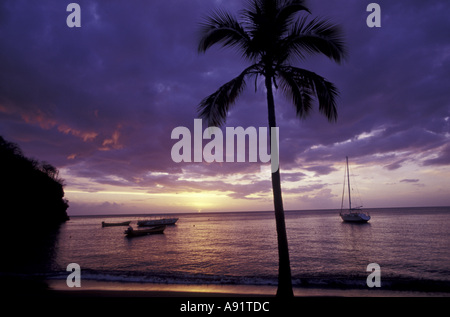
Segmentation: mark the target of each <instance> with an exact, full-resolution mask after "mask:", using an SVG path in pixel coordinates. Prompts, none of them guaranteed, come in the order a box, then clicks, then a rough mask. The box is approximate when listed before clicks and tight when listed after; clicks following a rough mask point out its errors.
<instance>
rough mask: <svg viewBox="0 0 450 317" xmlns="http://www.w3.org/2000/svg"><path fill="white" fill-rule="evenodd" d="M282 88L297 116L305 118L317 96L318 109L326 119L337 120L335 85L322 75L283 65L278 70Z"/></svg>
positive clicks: (336, 90)
mask: <svg viewBox="0 0 450 317" xmlns="http://www.w3.org/2000/svg"><path fill="white" fill-rule="evenodd" d="M278 75H279V77H280V79H281V83H282V89H283V91H284V93H285V94H286V95H287V96H290V97H291V98H292V101H293V103H294V105H295V107H296V110H297V116H298V117H299V118H305V117H306V116H307V115H308V114H309V113H310V110H311V109H312V101H313V99H314V97H317V101H318V103H319V111H320V112H321V113H322V114H323V115H325V117H326V118H327V119H328V121H336V120H337V109H336V100H337V98H338V96H339V92H338V89H337V88H336V86H335V85H334V84H333V83H331V82H329V81H327V80H326V79H325V78H323V77H322V76H319V75H317V74H316V73H313V72H310V71H308V70H305V69H301V68H297V67H292V66H284V67H282V68H281V69H280V70H279V71H278Z"/></svg>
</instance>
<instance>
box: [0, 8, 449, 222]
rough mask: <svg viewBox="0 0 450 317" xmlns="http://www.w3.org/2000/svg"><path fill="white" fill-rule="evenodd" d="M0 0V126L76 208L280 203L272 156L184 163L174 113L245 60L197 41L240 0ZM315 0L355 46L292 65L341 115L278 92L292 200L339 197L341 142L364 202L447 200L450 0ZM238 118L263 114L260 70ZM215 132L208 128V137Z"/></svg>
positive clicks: (187, 109)
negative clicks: (333, 116) (375, 9)
mask: <svg viewBox="0 0 450 317" xmlns="http://www.w3.org/2000/svg"><path fill="white" fill-rule="evenodd" d="M70 2H71V1H67V2H64V1H60V0H54V1H51V0H39V1H21V0H3V1H2V2H1V3H0V135H2V136H3V137H4V138H5V139H6V140H8V141H11V142H16V143H17V144H18V145H19V146H20V147H21V148H22V149H23V151H24V153H25V155H27V156H29V157H33V158H36V159H38V160H41V161H47V162H49V163H51V164H53V165H54V166H56V167H57V168H59V169H60V174H61V176H62V177H63V178H64V179H65V183H66V187H65V191H66V196H67V198H68V199H69V200H70V206H71V207H70V208H69V210H68V212H69V214H72V215H74V214H95V213H126V212H130V213H140V212H158V213H160V212H183V211H188V212H192V211H222V210H233V211H234V210H236V211H238V210H271V209H272V199H271V185H270V165H269V164H259V163H211V164H207V163H174V162H173V161H172V159H171V156H170V153H171V148H172V146H173V145H174V144H175V143H176V140H172V139H171V132H172V130H173V129H174V128H175V127H177V126H186V127H188V128H189V129H191V130H193V126H194V118H196V117H197V114H196V107H197V105H198V104H199V102H200V101H201V100H202V99H203V98H204V97H206V96H207V95H209V94H211V93H213V92H214V91H215V90H216V89H217V88H218V87H220V86H221V85H222V84H224V83H225V82H227V81H229V80H230V79H232V78H234V77H235V76H237V75H238V74H239V73H240V72H241V71H242V70H243V69H244V68H245V67H246V65H247V62H246V61H243V60H241V59H240V57H239V55H238V54H236V53H235V52H234V51H233V50H223V49H215V48H213V49H211V50H210V51H209V52H207V53H206V54H201V55H199V54H198V53H197V43H198V29H199V22H200V21H201V17H202V16H204V15H205V14H207V13H208V12H210V11H211V10H212V9H214V8H216V7H217V6H221V7H223V8H225V9H227V10H229V11H232V12H238V10H240V9H241V8H242V6H243V3H244V2H243V1H241V0H227V1H220V0H216V1H212V0H211V1H207V0H203V1H202V0H190V1H175V0H151V1H149V0H142V1H138V0H133V1H124V0H120V1H119V0H115V1H95V0H89V1H87V0H79V1H76V2H77V3H79V4H80V6H81V25H82V26H81V28H69V27H67V25H66V18H67V16H68V14H69V13H68V12H66V6H67V5H68V4H69V3H70ZM371 2H372V1H361V0H345V1H339V2H338V1H332V0H320V1H319V0H317V1H309V2H308V4H309V6H310V8H311V11H312V15H313V16H322V17H328V18H331V19H332V20H333V21H334V22H336V23H339V24H341V25H342V27H343V30H344V32H345V38H346V42H347V45H348V51H349V57H348V59H347V60H346V62H345V63H344V64H343V65H337V64H334V63H332V62H331V61H329V60H327V59H326V58H325V57H320V56H317V57H313V58H311V59H309V60H308V61H307V62H303V63H301V62H299V63H298V64H296V66H299V67H303V68H306V69H309V70H311V71H314V72H316V73H318V74H320V75H322V76H324V77H326V78H327V79H328V80H330V81H332V82H333V83H335V84H336V86H337V87H338V88H339V90H340V92H341V96H340V98H339V103H338V113H339V118H338V121H337V123H334V124H329V123H328V122H327V120H326V119H325V118H324V117H322V116H320V115H319V114H318V111H315V112H314V113H313V114H312V115H311V116H310V117H309V118H308V119H307V120H298V119H297V118H296V117H295V110H294V107H293V106H292V105H291V104H290V103H289V101H288V100H287V99H286V98H285V97H284V96H282V95H281V94H277V93H276V94H275V102H276V111H277V120H278V125H279V126H280V140H281V145H280V160H281V173H282V182H283V194H284V196H283V197H284V202H285V209H291V210H298V209H320V208H339V207H340V202H341V192H342V181H343V176H344V169H343V167H344V165H343V164H344V161H345V156H346V155H348V156H349V157H350V162H351V164H352V167H353V173H354V174H355V181H356V184H357V186H358V192H359V194H360V196H361V199H362V202H363V203H364V205H365V206H366V207H390V206H430V205H450V195H449V194H450V190H449V189H448V188H449V179H450V142H449V141H450V98H449V97H450V90H449V79H450V39H449V32H450V19H449V17H448V13H449V12H450V2H449V1H447V0H431V1H422V0H408V1H407V0H397V1H387V0H386V1H377V3H378V4H380V6H381V10H382V12H381V18H382V21H381V28H369V27H367V25H366V18H367V16H368V14H369V13H368V12H366V7H367V5H368V4H369V3H371ZM227 126H230V127H236V126H242V127H249V126H254V127H264V126H267V105H266V101H265V95H264V87H263V81H259V83H258V90H257V92H256V93H255V89H254V84H253V83H249V85H248V87H247V90H246V92H245V93H244V94H243V95H242V96H241V97H240V99H239V100H238V102H237V103H236V105H235V106H234V107H233V108H232V109H231V111H230V114H229V117H228V120H227ZM206 143H207V141H204V144H206Z"/></svg>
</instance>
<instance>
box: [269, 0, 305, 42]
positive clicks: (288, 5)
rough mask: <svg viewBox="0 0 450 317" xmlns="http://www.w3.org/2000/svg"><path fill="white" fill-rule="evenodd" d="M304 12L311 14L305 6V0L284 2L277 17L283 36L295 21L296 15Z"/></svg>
mask: <svg viewBox="0 0 450 317" xmlns="http://www.w3.org/2000/svg"><path fill="white" fill-rule="evenodd" d="M302 11H305V12H308V13H311V11H309V9H308V8H307V7H306V6H305V1H304V0H287V1H284V3H283V4H282V5H281V6H280V9H279V11H278V14H277V16H276V24H277V25H278V27H279V28H280V33H281V34H284V33H285V32H287V31H288V29H289V26H290V24H291V23H292V22H293V21H294V17H295V15H296V14H297V13H299V12H302Z"/></svg>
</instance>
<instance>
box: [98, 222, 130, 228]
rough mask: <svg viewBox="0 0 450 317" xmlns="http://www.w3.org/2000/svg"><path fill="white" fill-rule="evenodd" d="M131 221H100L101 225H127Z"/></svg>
mask: <svg viewBox="0 0 450 317" xmlns="http://www.w3.org/2000/svg"><path fill="white" fill-rule="evenodd" d="M130 223H131V221H124V222H112V223H108V222H104V221H102V227H117V226H129V225H130Z"/></svg>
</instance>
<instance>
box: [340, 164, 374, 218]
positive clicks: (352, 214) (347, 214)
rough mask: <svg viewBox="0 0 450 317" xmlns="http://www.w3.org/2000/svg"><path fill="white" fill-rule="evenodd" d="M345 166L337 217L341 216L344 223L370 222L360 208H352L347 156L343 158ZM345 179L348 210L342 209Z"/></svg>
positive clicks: (366, 214)
mask: <svg viewBox="0 0 450 317" xmlns="http://www.w3.org/2000/svg"><path fill="white" fill-rule="evenodd" d="M345 159H346V162H347V165H346V169H345V176H346V177H344V188H343V190H342V203H341V212H340V213H339V215H340V216H341V218H342V220H343V221H345V222H359V223H361V222H367V221H369V220H370V215H369V213H368V212H367V211H363V210H362V209H361V208H362V206H360V207H356V208H352V198H351V195H350V171H349V169H348V156H346V157H345ZM345 178H347V185H348V209H347V210H345V209H344V193H345Z"/></svg>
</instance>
